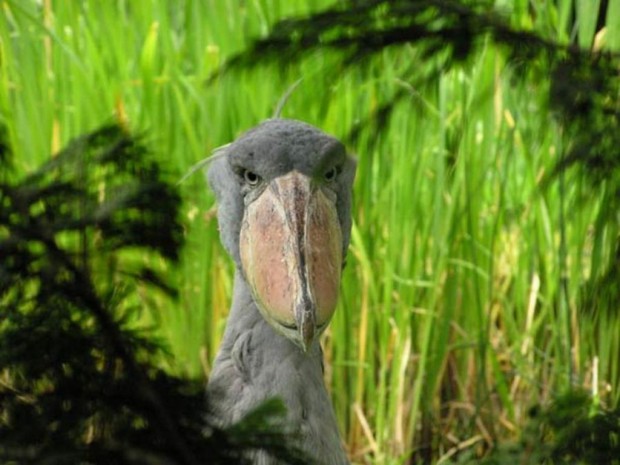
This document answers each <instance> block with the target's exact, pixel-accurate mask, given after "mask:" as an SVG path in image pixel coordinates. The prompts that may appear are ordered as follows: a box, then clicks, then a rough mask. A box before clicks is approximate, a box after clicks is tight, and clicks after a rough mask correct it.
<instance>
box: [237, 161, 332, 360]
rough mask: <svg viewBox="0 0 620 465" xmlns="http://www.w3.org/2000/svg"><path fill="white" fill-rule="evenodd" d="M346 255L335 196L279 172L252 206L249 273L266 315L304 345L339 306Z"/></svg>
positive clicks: (245, 254) (245, 233)
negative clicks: (339, 293) (343, 249)
mask: <svg viewBox="0 0 620 465" xmlns="http://www.w3.org/2000/svg"><path fill="white" fill-rule="evenodd" d="M342 254H343V253H342V231H341V229H340V222H339V220H338V214H337V212H336V205H335V199H334V198H332V196H330V195H329V193H325V192H323V190H322V189H321V187H320V186H318V185H316V184H315V183H313V182H312V180H311V179H310V178H309V177H307V176H305V175H303V174H301V173H299V172H297V171H293V172H291V173H288V174H286V175H284V176H281V177H278V178H276V179H274V180H273V181H271V182H270V183H269V184H268V185H267V186H266V187H265V189H264V190H263V191H262V192H261V193H260V194H259V195H258V196H257V197H256V198H254V199H253V200H252V201H250V203H249V204H248V205H246V208H245V213H244V217H243V224H242V226H241V233H240V255H241V264H242V267H243V273H244V275H245V278H246V280H247V282H248V284H249V285H250V288H251V289H252V294H253V296H254V300H255V301H256V303H257V304H258V308H259V310H260V312H261V313H262V315H263V317H264V318H265V319H266V320H267V321H268V322H269V323H270V324H271V325H272V326H273V327H274V328H275V329H276V330H277V331H279V332H280V333H282V334H284V335H285V336H286V337H288V338H289V339H291V340H293V342H295V343H297V344H298V345H299V346H300V347H301V348H302V349H304V350H308V349H309V347H310V345H311V344H312V342H313V341H314V340H315V339H316V338H317V337H318V335H319V334H320V333H321V332H322V331H323V330H324V329H325V327H327V324H328V323H329V321H330V319H331V317H332V315H333V313H334V310H335V308H336V302H337V300H338V288H339V286H340V274H341V271H342V260H343V257H342Z"/></svg>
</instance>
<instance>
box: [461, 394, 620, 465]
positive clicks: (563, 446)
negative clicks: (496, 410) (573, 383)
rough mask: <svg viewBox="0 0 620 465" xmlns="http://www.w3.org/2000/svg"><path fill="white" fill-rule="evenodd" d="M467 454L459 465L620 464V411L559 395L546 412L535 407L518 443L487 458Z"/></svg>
mask: <svg viewBox="0 0 620 465" xmlns="http://www.w3.org/2000/svg"><path fill="white" fill-rule="evenodd" d="M470 455H474V454H472V453H471V452H470V453H463V454H462V455H461V456H460V457H459V459H458V460H456V463H459V464H461V465H465V464H480V465H500V464H508V463H511V464H512V463H515V464H521V463H523V464H530V463H532V464H546V465H572V464H581V465H618V464H620V408H618V407H616V409H615V410H604V409H602V408H600V407H598V406H596V405H595V404H594V402H593V400H592V398H591V397H590V396H589V395H588V394H587V393H585V392H580V391H573V392H569V393H567V394H565V395H563V396H559V397H558V398H557V399H556V400H555V401H554V402H553V404H552V405H551V406H550V407H549V408H547V409H544V410H541V409H539V408H533V409H531V411H530V421H529V423H528V425H527V426H526V428H525V431H524V433H523V436H522V438H521V440H520V441H519V442H518V443H514V444H501V445H498V446H497V447H496V448H495V449H494V450H492V451H491V453H490V454H488V455H487V456H486V457H485V458H483V459H481V458H476V457H471V456H470Z"/></svg>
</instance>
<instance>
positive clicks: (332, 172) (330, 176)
mask: <svg viewBox="0 0 620 465" xmlns="http://www.w3.org/2000/svg"><path fill="white" fill-rule="evenodd" d="M337 174H338V169H337V168H336V167H335V166H333V167H331V168H330V169H329V170H327V171H326V172H325V174H324V175H323V176H324V177H325V180H326V181H327V182H331V181H333V180H334V179H336V175H337Z"/></svg>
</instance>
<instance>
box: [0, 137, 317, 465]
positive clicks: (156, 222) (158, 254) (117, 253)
mask: <svg viewBox="0 0 620 465" xmlns="http://www.w3.org/2000/svg"><path fill="white" fill-rule="evenodd" d="M0 199H1V204H0V207H1V208H0V255H1V256H2V262H1V263H0V305H1V306H0V366H1V367H2V372H1V373H0V375H1V376H2V383H1V384H0V401H1V403H0V405H1V409H0V461H1V462H2V463H5V464H12V463H15V464H17V463H20V464H23V463H41V464H43V463H45V464H65V463H66V464H75V463H85V464H96V463H99V464H109V463H124V464H138V463H140V464H152V463H158V464H197V463H204V461H205V460H208V462H209V463H231V461H233V462H235V463H245V462H246V461H248V460H249V459H248V457H249V456H248V455H247V454H248V451H249V450H251V449H259V448H260V449H263V448H264V449H266V450H267V451H268V452H270V453H272V454H273V455H275V456H277V457H280V458H281V459H283V460H285V461H289V462H290V463H305V462H304V461H302V460H301V459H300V458H299V454H298V453H296V452H295V451H290V450H289V449H287V446H286V437H285V435H284V433H283V430H282V425H281V423H280V424H279V423H278V420H281V415H282V413H283V407H282V406H281V404H279V403H277V402H275V403H274V402H271V403H268V404H265V405H264V406H262V407H260V408H259V409H257V411H256V412H254V413H252V414H251V415H249V416H248V417H247V418H246V419H245V420H242V421H241V422H240V423H239V424H236V425H233V426H231V427H229V428H226V429H222V428H221V427H218V426H217V425H215V424H214V423H213V420H212V419H210V417H209V415H208V403H207V401H206V400H205V398H204V392H203V391H204V389H203V386H202V385H201V384H199V383H195V382H190V381H186V380H182V379H180V378H176V377H173V376H171V375H169V374H167V373H166V372H165V371H163V370H162V369H161V368H159V367H158V365H157V363H156V362H157V360H158V357H157V356H162V345H161V343H159V342H157V341H156V340H155V339H154V337H153V333H152V332H151V331H148V330H147V329H146V328H144V327H143V325H140V323H139V321H138V319H137V318H136V315H135V314H136V313H139V312H140V311H141V310H140V309H139V307H141V306H144V305H147V306H148V305H149V298H148V296H149V295H151V294H152V293H154V292H164V293H166V294H168V295H170V296H175V295H176V291H175V290H174V288H173V287H172V286H171V285H170V284H168V283H167V282H166V278H165V268H166V267H167V266H169V263H174V262H176V261H177V260H178V257H179V250H180V247H181V245H182V243H183V235H182V229H181V223H180V222H179V206H180V197H179V195H178V193H177V192H176V191H175V189H174V187H172V185H171V184H169V183H168V182H166V180H165V174H164V173H163V172H162V170H161V169H160V167H159V166H158V164H157V163H155V162H153V161H151V159H150V156H149V153H148V151H147V150H146V148H145V147H144V145H143V144H142V143H140V141H138V140H136V139H135V138H133V137H131V136H130V135H129V134H127V133H126V132H124V131H123V130H122V129H121V128H119V127H118V126H107V127H103V128H101V129H99V130H97V131H94V132H91V133H88V134H86V135H83V136H81V137H79V138H78V139H76V140H74V141H73V142H72V143H71V144H70V145H69V146H68V147H67V148H66V149H65V150H63V151H61V152H60V153H59V154H57V155H56V156H55V157H54V158H52V159H51V160H50V161H48V162H47V163H45V164H44V165H43V166H41V167H40V168H39V169H38V170H36V171H35V172H34V173H32V174H31V175H29V176H27V177H25V178H24V179H23V180H22V181H20V182H17V183H2V184H0ZM141 295H142V296H147V297H140V296H141ZM278 425H279V426H278Z"/></svg>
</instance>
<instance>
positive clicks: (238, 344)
mask: <svg viewBox="0 0 620 465" xmlns="http://www.w3.org/2000/svg"><path fill="white" fill-rule="evenodd" d="M331 170H335V171H334V172H335V173H336V175H335V177H334V178H333V179H332V176H333V172H332V171H331ZM293 171H296V172H298V173H301V174H303V175H305V176H307V177H308V178H310V179H311V181H310V184H311V185H312V186H318V187H313V188H316V189H317V190H320V191H321V192H323V193H324V196H323V197H322V198H328V199H332V200H333V201H334V204H335V210H334V211H335V212H336V213H337V218H338V222H339V227H340V230H341V236H338V237H339V238H340V237H341V238H342V252H343V255H342V257H344V253H345V252H346V249H347V247H348V244H349V238H350V229H351V218H350V208H351V188H352V183H353V178H354V175H355V162H354V160H353V159H352V158H351V157H349V156H348V155H347V154H346V151H345V149H344V146H343V145H342V144H341V143H340V142H339V141H338V140H337V139H335V138H333V137H331V136H329V135H327V134H325V133H323V132H322V131H320V130H319V129H317V128H315V127H313V126H311V125H308V124H306V123H302V122H299V121H294V120H285V119H272V120H267V121H266V122H264V123H262V124H261V125H259V126H257V127H255V128H253V129H251V130H250V131H248V132H246V133H245V134H243V135H242V136H241V137H240V138H239V139H237V140H236V141H235V142H233V143H232V144H230V145H229V146H227V147H226V148H225V149H224V152H223V154H222V156H218V157H217V158H216V159H215V160H214V161H213V162H212V164H211V166H210V168H209V171H208V181H209V184H210V186H211V188H212V189H213V191H214V192H215V194H216V197H217V201H218V220H219V227H220V235H221V240H222V243H223V244H224V246H225V248H226V250H227V251H228V252H229V253H230V255H231V257H232V258H233V260H234V261H235V264H236V268H237V271H236V274H235V285H234V295H233V302H232V309H231V311H230V315H229V317H228V321H227V326H226V330H225V333H224V338H223V342H222V345H221V347H220V350H219V353H218V355H217V357H216V359H215V363H214V366H213V370H212V372H211V375H210V379H209V383H208V386H207V391H208V394H209V395H210V399H211V401H212V404H213V405H214V406H215V407H216V413H217V415H218V416H219V417H220V419H221V421H222V422H223V423H224V424H229V423H231V422H235V421H237V420H239V419H240V418H242V417H243V416H244V415H245V414H247V413H248V412H249V411H251V410H252V409H253V408H255V407H256V406H258V405H259V404H260V403H261V402H263V401H264V400H266V399H269V398H272V397H279V398H281V399H282V401H283V402H284V404H285V405H286V407H287V412H288V414H287V425H288V426H289V428H290V431H292V432H293V433H298V434H299V437H300V438H301V442H300V444H298V445H299V446H300V447H301V448H302V449H303V450H304V451H306V452H307V453H309V454H310V455H311V456H312V457H314V458H315V459H316V460H317V462H318V463H321V464H325V465H331V464H336V465H339V464H346V463H348V461H347V459H346V455H345V453H344V450H343V448H342V443H341V439H340V435H339V433H338V428H337V423H336V419H335V416H334V412H333V408H332V405H331V401H330V399H329V395H328V393H327V390H326V388H325V385H324V381H323V366H322V364H323V356H322V351H321V347H320V344H319V341H318V337H316V338H314V339H312V342H311V343H310V345H309V346H308V347H305V350H304V349H302V347H300V345H299V342H297V343H296V342H295V341H293V340H291V339H290V338H289V337H285V336H283V335H282V334H281V332H280V331H279V330H278V331H277V330H276V329H274V325H273V324H270V323H268V322H267V321H266V320H265V318H264V316H263V315H264V309H262V308H261V309H260V310H259V305H258V304H257V302H256V297H255V294H253V288H252V286H251V285H250V284H249V282H251V281H248V276H247V270H244V266H243V260H242V254H241V252H240V239H239V238H240V234H241V231H242V224H243V223H244V221H247V220H246V217H244V214H245V210H246V208H248V205H249V204H250V203H251V202H252V199H253V198H255V197H256V196H257V195H259V194H260V192H258V193H253V192H252V190H253V189H254V188H256V189H257V190H258V189H260V188H262V189H266V188H267V187H260V186H262V185H264V186H268V185H269V183H271V182H272V181H273V180H275V179H277V178H280V177H282V176H283V175H286V174H287V173H291V172H293ZM248 173H251V177H250V176H249V175H248ZM255 177H256V179H258V180H259V181H257V182H256V183H254V181H255ZM250 181H251V182H250ZM258 182H260V183H261V184H260V185H259V184H258ZM250 184H252V185H250ZM254 184H256V185H259V187H255V185H254ZM261 311H262V313H261ZM325 326H326V324H325ZM317 334H318V333H317ZM255 463H261V464H269V463H272V462H271V461H270V459H269V458H268V457H266V456H265V455H264V454H258V455H257V456H256V457H255Z"/></svg>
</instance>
